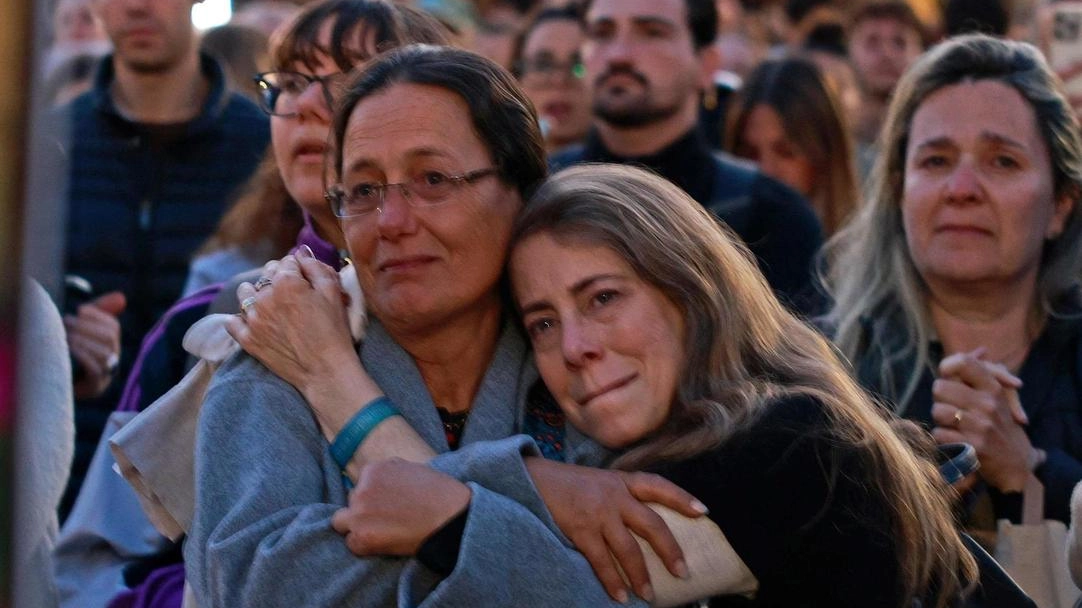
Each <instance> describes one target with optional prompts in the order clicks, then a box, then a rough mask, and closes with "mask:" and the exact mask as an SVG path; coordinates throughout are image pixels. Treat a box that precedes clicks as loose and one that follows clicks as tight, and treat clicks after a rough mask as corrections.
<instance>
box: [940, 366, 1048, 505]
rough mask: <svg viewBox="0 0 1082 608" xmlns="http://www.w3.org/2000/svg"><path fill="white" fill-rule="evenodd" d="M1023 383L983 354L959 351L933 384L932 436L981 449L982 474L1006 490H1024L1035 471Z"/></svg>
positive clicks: (990, 481) (978, 452) (999, 487)
mask: <svg viewBox="0 0 1082 608" xmlns="http://www.w3.org/2000/svg"><path fill="white" fill-rule="evenodd" d="M1020 386H1021V382H1020V381H1018V379H1017V378H1015V377H1014V376H1013V375H1011V374H1010V373H1009V372H1007V371H1006V369H1005V368H1003V366H1001V365H998V364H995V363H990V362H988V361H984V360H983V359H981V353H980V352H977V351H975V352H971V353H957V354H954V355H951V356H949V357H947V358H945V359H943V361H942V362H941V363H940V364H939V378H938V379H936V381H935V383H934V384H933V385H932V396H933V398H934V403H933V405H932V419H933V420H934V421H935V423H936V425H937V426H936V427H935V428H934V429H932V435H933V436H934V437H935V439H936V441H937V442H939V443H941V444H943V443H955V442H965V443H968V444H970V445H972V446H973V447H974V448H975V449H976V450H977V459H978V460H979V461H980V470H979V473H980V475H981V476H982V477H983V478H984V479H985V481H987V482H988V483H989V484H991V485H992V486H994V487H996V488H998V489H999V490H1001V491H1004V492H1017V491H1021V490H1022V489H1023V487H1024V486H1025V481H1026V477H1027V476H1028V475H1029V473H1030V471H1031V470H1032V461H1033V453H1034V448H1033V445H1032V444H1031V443H1030V442H1029V437H1028V436H1027V435H1026V432H1025V429H1024V428H1023V427H1022V424H1024V423H1025V421H1026V419H1025V413H1024V412H1023V411H1022V407H1021V402H1020V401H1019V399H1018V388H1019V387H1020Z"/></svg>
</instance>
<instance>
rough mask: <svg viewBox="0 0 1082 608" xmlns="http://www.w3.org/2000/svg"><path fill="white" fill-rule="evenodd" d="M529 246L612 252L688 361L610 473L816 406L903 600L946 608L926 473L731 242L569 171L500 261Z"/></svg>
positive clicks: (950, 586) (614, 184) (679, 194)
mask: <svg viewBox="0 0 1082 608" xmlns="http://www.w3.org/2000/svg"><path fill="white" fill-rule="evenodd" d="M538 233H544V234H551V235H552V236H554V237H555V238H557V239H570V240H573V241H575V242H586V243H590V244H594V245H601V246H604V247H607V248H609V249H611V250H612V251H613V252H615V253H616V254H617V255H619V256H620V257H621V258H623V260H624V261H625V262H627V263H628V264H629V265H630V266H631V267H632V268H633V269H634V270H635V272H636V273H637V274H638V276H639V277H640V278H641V279H642V280H644V281H646V282H647V283H649V284H651V285H653V286H654V287H656V288H657V289H659V290H661V292H662V293H664V294H665V296H666V297H667V298H668V299H669V300H670V301H671V302H672V303H673V304H675V305H676V306H677V307H678V308H679V309H680V310H681V312H682V313H683V318H684V322H685V327H686V336H685V340H686V342H685V353H686V356H687V359H686V361H685V363H684V368H683V373H682V376H681V379H680V383H679V386H678V389H677V398H676V402H675V403H674V404H673V407H672V412H671V414H670V417H669V419H668V420H667V421H666V423H665V424H664V425H663V426H662V428H661V429H659V430H658V431H657V432H655V433H654V434H652V435H651V436H650V437H649V438H648V439H647V440H646V441H644V442H643V443H641V444H639V445H637V446H635V447H633V448H631V449H630V450H629V451H628V452H626V453H624V454H623V455H622V456H621V457H620V458H619V459H618V460H617V461H616V463H614V466H616V467H619V468H623V469H638V468H641V467H643V466H646V465H649V464H651V463H655V462H659V461H666V460H670V461H671V460H682V459H686V458H689V457H691V456H693V455H696V454H700V453H703V452H706V451H708V450H711V449H714V448H716V447H717V446H719V445H721V444H722V443H723V442H725V441H726V439H727V438H729V437H730V436H732V434H733V433H734V432H736V431H737V430H739V429H742V428H745V427H747V426H748V425H750V424H751V423H752V422H753V421H754V419H755V417H756V415H757V414H758V413H760V412H761V411H763V408H764V407H766V406H767V405H768V404H769V403H770V402H771V401H774V400H776V399H777V398H779V397H782V396H787V395H807V396H810V397H813V398H814V399H816V400H817V401H819V402H820V403H821V404H822V405H823V408H824V411H825V412H826V414H827V416H828V418H829V419H830V420H831V422H832V434H833V436H835V437H837V438H838V439H840V440H841V441H844V442H846V443H848V444H851V445H853V446H855V447H856V449H857V451H858V452H859V454H860V458H861V459H862V460H863V461H864V464H865V466H866V470H868V471H870V472H871V474H872V479H873V480H874V481H875V485H874V486H873V487H869V488H868V491H869V492H876V493H879V494H880V495H881V497H882V501H881V502H882V504H884V505H887V508H888V509H891V510H892V512H891V513H889V515H890V521H892V522H893V526H894V529H893V530H892V531H891V533H892V534H891V536H892V537H893V538H894V539H895V541H896V547H897V557H898V564H899V572H900V573H901V574H900V576H901V577H902V580H901V581H900V584H901V585H902V589H904V590H905V591H906V595H907V596H908V597H911V598H916V597H921V598H923V597H926V595H927V593H928V591H929V590H930V589H936V590H937V593H938V601H937V602H936V603H935V605H936V606H947V605H948V604H950V603H951V602H952V601H953V600H954V599H955V598H957V597H959V595H960V594H961V593H963V591H964V589H966V588H967V586H968V584H969V582H970V581H973V580H975V578H976V565H975V563H974V561H973V558H972V556H971V555H970V554H969V552H968V551H967V550H966V548H965V547H964V545H963V543H962V541H961V538H960V537H959V535H958V533H957V531H956V530H955V526H954V522H953V519H952V517H951V514H950V507H949V501H948V497H947V490H946V488H945V487H944V485H943V483H942V481H941V480H940V479H939V477H938V472H937V470H936V468H935V467H934V466H933V465H932V464H931V463H930V462H928V461H926V460H923V459H921V458H918V457H917V456H916V455H915V454H914V452H913V451H912V450H911V449H910V448H909V447H908V446H907V445H906V444H905V443H904V442H903V441H902V440H901V439H900V438H899V436H898V435H896V434H895V432H894V431H893V430H892V428H891V425H890V422H889V418H890V414H889V413H887V412H884V411H882V410H881V409H880V408H878V407H877V406H875V405H874V404H873V403H872V402H871V400H870V398H869V397H868V396H867V395H866V394H865V393H864V392H863V391H862V390H861V388H860V387H859V386H858V385H857V383H856V382H855V381H854V380H853V379H852V378H851V377H850V376H849V374H848V373H847V371H846V369H845V366H844V365H843V364H842V363H841V361H840V360H839V358H838V356H837V354H836V353H835V351H834V349H833V348H832V347H831V345H830V344H829V343H828V342H827V341H826V340H825V339H824V338H823V337H822V336H821V335H820V334H819V333H818V332H817V331H815V330H814V329H813V328H811V327H810V326H809V325H807V324H806V323H804V322H803V321H801V320H799V319H797V318H796V317H795V316H793V315H792V314H791V313H790V312H788V311H787V310H786V309H785V308H784V306H782V304H781V303H779V302H778V300H777V298H776V297H775V296H774V294H773V292H772V291H771V289H770V287H769V286H768V285H767V283H766V280H765V279H764V278H763V276H762V274H761V273H760V272H759V270H758V267H757V266H756V264H755V261H754V259H753V258H752V256H751V254H750V252H749V251H748V250H747V248H746V247H745V246H744V245H743V244H742V243H741V242H740V240H739V239H738V238H737V237H735V236H734V235H733V234H732V233H730V232H729V231H728V230H727V229H726V228H723V227H721V226H720V225H719V223H718V222H717V221H716V219H715V218H714V217H712V216H711V215H709V214H708V213H707V212H706V211H705V210H704V209H703V208H702V206H701V205H699V204H698V203H696V202H695V201H693V200H692V199H691V198H690V197H689V196H688V195H687V194H686V193H684V191H683V190H681V189H679V188H678V187H676V186H675V185H673V184H671V183H669V182H668V181H666V180H664V179H662V178H660V177H658V176H656V175H653V174H651V173H648V172H646V171H643V170H641V169H636V168H632V167H627V166H616V165H579V166H576V167H572V168H570V169H566V170H564V171H562V172H560V173H558V174H556V175H554V176H553V177H551V178H550V179H549V180H548V181H546V182H545V183H544V184H543V185H542V186H541V187H540V188H539V189H538V191H537V192H536V193H535V194H534V196H533V197H532V198H531V199H530V202H529V203H528V204H527V206H526V208H525V210H524V211H523V214H522V216H521V217H520V218H519V221H518V223H517V224H516V229H515V230H514V232H513V236H512V241H511V242H512V248H513V247H514V245H515V244H516V243H519V242H521V241H522V240H524V239H526V238H527V237H529V236H531V235H534V234H538ZM832 473H835V474H840V473H841V472H840V471H833V472H832ZM902 605H904V606H908V605H909V603H908V602H905V603H903V604H902ZM899 608H901V606H899Z"/></svg>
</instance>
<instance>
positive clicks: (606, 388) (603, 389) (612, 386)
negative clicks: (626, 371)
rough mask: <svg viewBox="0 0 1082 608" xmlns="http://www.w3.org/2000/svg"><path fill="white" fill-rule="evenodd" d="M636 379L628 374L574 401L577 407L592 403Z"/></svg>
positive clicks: (633, 375)
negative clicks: (577, 404) (576, 402)
mask: <svg viewBox="0 0 1082 608" xmlns="http://www.w3.org/2000/svg"><path fill="white" fill-rule="evenodd" d="M637 377H638V374H630V375H628V376H625V377H623V378H621V379H619V380H617V381H615V382H610V383H609V384H606V385H605V386H603V387H601V388H598V389H595V390H592V391H590V392H589V393H586V394H585V395H583V396H582V398H580V399H576V401H578V403H579V405H588V404H589V403H590V402H591V401H593V400H594V399H597V398H598V397H601V396H602V395H605V394H606V393H610V392H612V391H615V390H617V389H621V388H623V387H625V386H627V385H628V384H631V382H632V381H634V380H635V378H637Z"/></svg>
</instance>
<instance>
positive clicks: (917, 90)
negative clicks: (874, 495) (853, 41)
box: [822, 35, 1082, 411]
mask: <svg viewBox="0 0 1082 608" xmlns="http://www.w3.org/2000/svg"><path fill="white" fill-rule="evenodd" d="M977 80H995V81H997V82H1001V83H1003V84H1005V85H1007V86H1010V87H1011V88H1013V89H1014V90H1015V91H1017V92H1018V93H1019V94H1020V95H1021V96H1022V98H1023V99H1025V101H1026V103H1028V104H1029V106H1030V107H1031V108H1032V109H1033V113H1034V117H1035V119H1036V124H1037V127H1038V129H1039V131H1040V134H1041V137H1042V139H1043V140H1044V142H1045V144H1046V145H1047V146H1048V152H1049V157H1050V158H1051V161H1052V176H1051V178H1052V180H1053V184H1054V192H1055V196H1056V197H1060V196H1068V197H1070V198H1071V199H1072V201H1074V202H1075V203H1077V201H1078V198H1079V192H1080V186H1082V139H1080V136H1079V125H1078V121H1077V119H1076V118H1075V115H1074V112H1073V110H1072V109H1071V106H1070V104H1069V103H1068V102H1067V99H1066V97H1065V96H1064V93H1063V86H1062V83H1061V82H1060V80H1059V78H1058V77H1057V76H1056V75H1055V74H1054V73H1053V72H1052V70H1051V68H1049V66H1048V64H1047V63H1046V62H1045V60H1044V58H1043V57H1042V56H1041V54H1040V51H1038V50H1037V49H1036V48H1035V47H1033V46H1031V45H1029V44H1026V43H1022V42H1011V41H1007V40H1000V39H997V38H992V37H989V36H982V35H971V36H960V37H958V38H953V39H950V40H948V41H946V42H944V43H942V44H940V45H939V46H936V47H934V48H933V49H931V50H930V51H928V52H927V53H926V54H925V55H923V56H922V57H921V58H920V59H918V60H917V62H916V63H915V64H914V65H913V66H912V67H911V68H910V69H909V71H908V72H906V74H905V75H904V76H903V77H902V79H901V80H900V81H899V83H898V87H897V89H896V90H895V93H894V98H893V100H892V101H891V104H890V107H889V109H888V111H887V119H886V123H885V124H884V126H883V131H882V132H881V134H880V138H879V148H880V152H879V157H878V158H877V159H876V163H875V166H874V167H873V169H872V174H871V177H870V182H869V185H868V191H867V194H866V200H865V203H864V204H863V205H862V206H861V208H860V210H859V211H858V213H857V215H856V216H855V217H854V218H853V220H852V221H851V222H850V223H849V225H848V226H847V227H846V228H845V229H843V230H842V231H841V232H840V233H838V234H837V235H835V236H834V237H833V238H832V239H831V240H830V241H829V242H828V243H827V245H826V249H825V256H826V259H827V261H828V262H829V271H828V274H827V275H826V276H825V277H822V278H823V282H824V284H825V286H826V288H827V291H828V292H829V293H830V295H831V296H832V297H833V300H834V305H833V308H832V309H831V311H830V312H829V313H828V314H827V316H826V319H825V321H826V324H827V325H828V326H830V327H831V328H832V329H833V332H834V342H835V344H837V345H838V348H839V349H840V350H841V352H842V353H843V354H844V355H845V356H846V357H848V358H849V359H850V360H852V361H855V362H856V361H858V360H859V359H860V358H861V357H862V356H864V355H866V354H867V353H866V349H867V348H868V346H869V340H870V338H871V336H869V335H868V328H869V322H870V321H874V320H882V319H890V320H892V321H897V322H898V323H900V324H901V328H900V329H901V330H902V331H901V334H902V335H903V337H904V338H903V339H902V340H901V341H899V343H898V344H891V345H881V346H883V347H885V348H887V349H888V350H886V352H884V353H883V355H884V356H883V358H882V364H881V365H880V367H879V369H878V370H877V372H878V375H879V377H878V378H877V379H876V380H877V385H878V386H879V387H881V389H882V391H883V392H884V396H885V397H887V398H889V399H891V400H892V401H894V403H895V406H896V408H897V409H898V411H904V409H905V407H906V405H907V403H908V402H909V400H910V398H912V396H913V392H914V391H915V390H916V387H917V384H918V383H919V381H920V378H921V376H922V375H923V374H924V371H925V370H926V369H930V367H931V358H930V353H929V350H928V345H929V343H930V342H931V340H932V338H933V336H934V334H935V332H934V329H933V327H932V323H931V319H930V318H929V315H928V310H927V306H926V295H927V294H926V287H925V285H924V282H923V280H922V279H921V277H920V275H919V273H918V272H917V269H916V267H915V266H914V265H913V260H912V257H911V255H910V252H909V247H908V245H907V243H906V239H905V232H904V229H903V226H902V211H901V204H902V186H903V184H904V181H905V158H906V148H907V146H908V143H909V129H910V124H911V123H912V120H913V115H914V114H916V112H917V109H918V108H919V107H920V105H921V104H922V103H923V102H924V100H925V99H927V98H928V97H929V96H930V95H931V94H932V93H934V92H936V91H938V90H939V89H941V88H943V87H947V86H950V85H954V84H958V83H960V82H968V81H977ZM963 111H964V110H963ZM1080 277H1082V215H1080V212H1079V209H1078V205H1077V204H1075V205H1074V208H1073V209H1072V210H1071V213H1070V215H1069V216H1068V218H1067V220H1066V223H1065V225H1064V230H1063V233H1062V234H1060V236H1059V237H1058V238H1056V239H1054V240H1051V241H1048V242H1047V243H1046V244H1045V248H1044V252H1043V255H1042V258H1041V262H1040V268H1039V270H1038V277H1037V294H1036V298H1037V305H1038V309H1039V310H1040V311H1041V312H1042V313H1043V314H1044V315H1053V316H1054V315H1056V314H1057V308H1058V305H1060V304H1062V303H1063V301H1064V298H1067V297H1070V296H1073V295H1075V294H1076V293H1077V291H1078V284H1079V279H1080ZM904 361H913V362H914V363H913V365H912V366H911V367H910V368H909V369H908V370H904V369H903V373H904V374H905V377H904V378H896V377H894V370H895V368H896V367H897V365H898V363H899V362H904ZM894 387H898V389H895V388H894Z"/></svg>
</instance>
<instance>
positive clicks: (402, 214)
mask: <svg viewBox="0 0 1082 608" xmlns="http://www.w3.org/2000/svg"><path fill="white" fill-rule="evenodd" d="M376 222H377V224H378V225H379V231H380V234H382V235H383V236H384V237H386V238H395V237H397V236H402V235H405V234H411V233H412V232H414V231H415V230H416V228H417V216H416V215H415V214H414V209H413V207H412V206H411V205H410V202H409V199H407V198H406V191H405V189H404V188H403V187H402V186H400V185H398V184H391V185H390V186H389V187H387V188H386V189H385V190H384V191H383V200H381V201H380V205H379V208H378V210H377V211H376Z"/></svg>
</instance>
